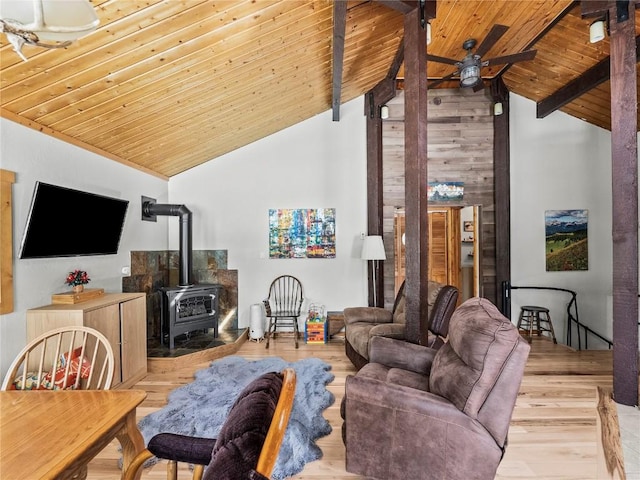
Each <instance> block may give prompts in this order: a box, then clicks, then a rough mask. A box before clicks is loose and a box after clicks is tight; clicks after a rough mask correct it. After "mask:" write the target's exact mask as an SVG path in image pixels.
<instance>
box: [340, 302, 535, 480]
mask: <svg viewBox="0 0 640 480" xmlns="http://www.w3.org/2000/svg"><path fill="white" fill-rule="evenodd" d="M369 353H370V363H368V364H367V365H365V366H364V367H362V369H360V370H359V371H358V373H357V374H356V375H352V376H349V377H347V380H346V386H345V389H346V390H345V396H344V400H343V403H342V409H341V413H342V416H343V418H344V424H343V432H342V433H343V439H344V441H345V445H346V469H347V471H348V472H351V473H355V474H358V475H363V476H365V477H367V478H373V479H385V480H394V479H398V480H407V479H412V480H420V479H434V480H435V479H439V480H440V479H447V480H474V479H476V480H488V479H493V478H494V477H495V474H496V470H497V468H498V465H499V463H500V460H501V459H502V456H503V454H504V451H505V448H506V446H507V433H508V430H509V422H510V420H511V416H512V413H513V408H514V406H515V403H516V398H517V396H518V390H519V388H520V382H521V380H522V376H523V373H524V368H525V363H526V361H527V357H528V354H529V344H528V343H527V342H526V341H524V340H523V339H522V338H521V336H520V334H519V333H518V330H517V328H516V327H515V326H514V325H513V324H512V323H511V322H510V321H509V319H507V318H505V317H504V316H503V315H502V314H501V313H500V312H499V311H498V309H497V308H496V307H495V306H494V305H493V304H492V303H491V302H489V301H488V300H486V299H481V298H472V299H469V300H467V301H466V302H464V303H463V304H462V305H461V306H459V307H458V308H457V309H456V311H455V312H454V314H453V316H452V317H451V322H450V325H449V336H448V338H447V342H446V343H445V344H444V345H443V346H442V347H441V348H440V349H438V350H434V349H431V348H428V347H425V346H421V345H416V344H413V343H409V342H405V341H398V340H395V339H391V338H383V337H374V338H372V340H371V347H370V351H369Z"/></svg>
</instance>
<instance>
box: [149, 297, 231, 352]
mask: <svg viewBox="0 0 640 480" xmlns="http://www.w3.org/2000/svg"><path fill="white" fill-rule="evenodd" d="M221 289H222V285H216V284H210V285H207V284H200V285H190V286H186V287H166V288H162V289H161V291H162V293H163V295H162V311H161V327H160V329H161V332H162V333H161V343H162V344H164V343H165V338H167V339H168V343H169V348H170V349H173V348H174V345H175V338H176V336H178V335H181V334H183V333H188V332H192V331H194V330H206V329H211V328H213V329H214V337H217V336H218V299H219V297H220V290H221Z"/></svg>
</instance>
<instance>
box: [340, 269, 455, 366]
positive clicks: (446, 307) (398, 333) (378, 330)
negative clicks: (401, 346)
mask: <svg viewBox="0 0 640 480" xmlns="http://www.w3.org/2000/svg"><path fill="white" fill-rule="evenodd" d="M404 286H405V282H402V285H400V288H399V289H398V293H397V295H396V299H395V302H394V304H393V310H391V311H389V310H386V309H384V308H380V307H349V308H345V309H344V311H343V315H344V324H345V353H346V355H347V357H348V358H349V360H351V363H353V364H354V365H355V367H356V368H362V366H363V365H366V364H367V363H368V362H369V343H370V341H371V339H372V338H373V337H387V338H396V339H400V340H402V339H404V338H405V295H404ZM427 288H428V291H429V298H428V299H427V304H428V310H429V331H428V337H429V338H428V343H427V345H428V346H430V347H433V348H438V347H440V346H441V345H442V344H443V343H444V339H445V338H446V336H447V334H448V331H449V320H450V318H451V315H452V314H453V311H454V309H455V308H456V305H457V303H458V289H457V288H456V287H454V286H452V285H443V284H441V283H438V282H433V281H429V284H428V287H427Z"/></svg>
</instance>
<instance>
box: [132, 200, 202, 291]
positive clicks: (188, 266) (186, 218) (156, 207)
mask: <svg viewBox="0 0 640 480" xmlns="http://www.w3.org/2000/svg"><path fill="white" fill-rule="evenodd" d="M142 215H143V217H144V216H146V217H151V216H154V215H171V216H176V217H180V252H179V253H180V269H179V280H178V286H179V287H188V286H191V285H193V281H192V279H191V277H192V274H193V273H192V272H193V252H192V244H191V210H189V209H188V208H187V207H186V206H184V205H172V204H167V203H153V202H143V204H142Z"/></svg>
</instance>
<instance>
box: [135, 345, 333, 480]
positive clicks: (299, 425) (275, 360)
mask: <svg viewBox="0 0 640 480" xmlns="http://www.w3.org/2000/svg"><path fill="white" fill-rule="evenodd" d="M285 367H293V368H294V369H295V371H296V393H295V397H294V404H293V410H292V411H291V418H290V419H289V425H288V427H287V431H286V434H285V438H284V441H283V442H282V446H281V447H280V453H279V455H278V460H277V462H276V465H275V467H274V470H273V472H272V475H271V477H272V479H273V480H282V479H284V478H287V477H290V476H292V475H295V474H296V473H299V472H301V471H302V469H303V468H304V465H305V464H306V463H307V462H311V461H313V460H317V459H319V458H321V457H322V450H321V449H320V447H318V445H316V440H317V439H319V438H321V437H324V436H326V435H329V434H330V433H331V425H330V424H329V422H328V421H327V420H326V419H325V418H324V417H323V414H322V412H323V411H324V410H325V409H326V408H327V407H329V406H330V405H332V404H333V402H334V401H335V397H334V396H333V394H332V393H331V392H329V391H328V390H327V388H326V387H327V385H328V384H329V383H331V382H332V381H333V379H334V375H333V373H331V372H330V370H331V365H329V364H328V363H326V362H324V361H322V360H320V359H319V358H306V359H303V360H299V361H297V362H286V361H285V360H283V359H282V358H279V357H271V358H267V359H263V360H255V361H250V360H246V359H244V358H242V357H239V356H235V355H232V356H228V357H224V358H222V359H219V360H215V361H214V362H211V365H210V366H209V367H208V368H206V369H203V370H199V371H197V372H196V374H195V380H194V381H193V382H192V383H189V384H188V385H184V386H182V387H179V388H177V389H175V390H173V391H172V392H171V393H170V394H169V396H168V403H167V405H166V406H165V407H163V408H162V409H160V410H158V411H156V412H153V413H151V414H149V415H147V416H146V417H144V418H143V419H142V420H140V422H139V423H138V426H139V428H140V431H141V432H142V436H143V437H144V441H145V445H146V444H147V443H148V442H149V440H150V439H151V437H153V436H154V435H155V434H157V433H160V432H171V433H179V434H183V435H190V436H199V437H207V438H215V437H216V436H217V434H218V432H219V431H220V428H221V426H222V424H223V423H224V420H225V418H226V417H227V413H228V411H229V409H230V408H231V405H232V403H233V402H234V400H235V398H236V397H237V396H238V394H239V393H240V391H241V390H242V389H243V388H244V387H245V386H247V385H248V384H249V383H250V382H251V381H252V380H254V379H255V378H257V377H259V376H260V375H262V374H263V373H267V372H273V371H276V372H279V371H281V370H282V369H283V368H285ZM149 464H152V463H148V464H147V465H149Z"/></svg>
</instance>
